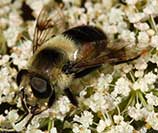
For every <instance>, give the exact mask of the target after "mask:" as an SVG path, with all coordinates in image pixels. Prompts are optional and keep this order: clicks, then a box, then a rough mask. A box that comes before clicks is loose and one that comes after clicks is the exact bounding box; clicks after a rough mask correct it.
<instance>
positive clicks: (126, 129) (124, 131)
mask: <svg viewBox="0 0 158 133" xmlns="http://www.w3.org/2000/svg"><path fill="white" fill-rule="evenodd" d="M133 131H134V128H133V127H132V126H131V125H130V124H128V123H126V122H124V121H122V122H121V123H120V124H119V125H116V126H113V127H112V128H111V130H110V131H108V133H133Z"/></svg>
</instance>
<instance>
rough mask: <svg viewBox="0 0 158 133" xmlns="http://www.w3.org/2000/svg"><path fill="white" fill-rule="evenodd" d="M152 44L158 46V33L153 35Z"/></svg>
mask: <svg viewBox="0 0 158 133" xmlns="http://www.w3.org/2000/svg"><path fill="white" fill-rule="evenodd" d="M150 45H151V46H152V47H154V48H156V47H158V35H155V36H152V37H151V43H150Z"/></svg>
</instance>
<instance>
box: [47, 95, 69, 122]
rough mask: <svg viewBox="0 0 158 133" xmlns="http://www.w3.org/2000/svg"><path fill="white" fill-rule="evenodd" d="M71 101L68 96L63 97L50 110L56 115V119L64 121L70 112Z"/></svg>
mask: <svg viewBox="0 0 158 133" xmlns="http://www.w3.org/2000/svg"><path fill="white" fill-rule="evenodd" d="M70 107H71V106H70V101H69V99H68V98H67V97H66V96H62V97H61V98H59V100H58V101H57V102H56V103H55V105H54V106H53V108H52V109H50V110H49V112H50V113H52V114H55V116H54V117H56V118H57V119H60V120H63V119H64V117H65V115H66V113H67V112H69V111H70Z"/></svg>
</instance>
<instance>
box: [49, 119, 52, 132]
mask: <svg viewBox="0 0 158 133" xmlns="http://www.w3.org/2000/svg"><path fill="white" fill-rule="evenodd" d="M51 128H52V120H51V119H49V122H48V131H50V130H51Z"/></svg>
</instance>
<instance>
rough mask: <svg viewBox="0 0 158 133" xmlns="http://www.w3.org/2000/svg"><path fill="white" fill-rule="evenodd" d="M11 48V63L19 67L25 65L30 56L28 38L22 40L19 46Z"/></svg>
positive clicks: (30, 47)
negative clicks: (12, 51)
mask: <svg viewBox="0 0 158 133" xmlns="http://www.w3.org/2000/svg"><path fill="white" fill-rule="evenodd" d="M13 50H14V53H12V54H11V57H12V59H13V63H14V64H15V65H17V66H18V67H19V68H20V69H21V68H24V67H26V66H27V63H28V59H29V58H30V57H31V56H32V42H31V41H30V40H26V41H23V42H22V43H21V44H20V45H19V46H17V47H14V49H13ZM28 53H29V54H28Z"/></svg>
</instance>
